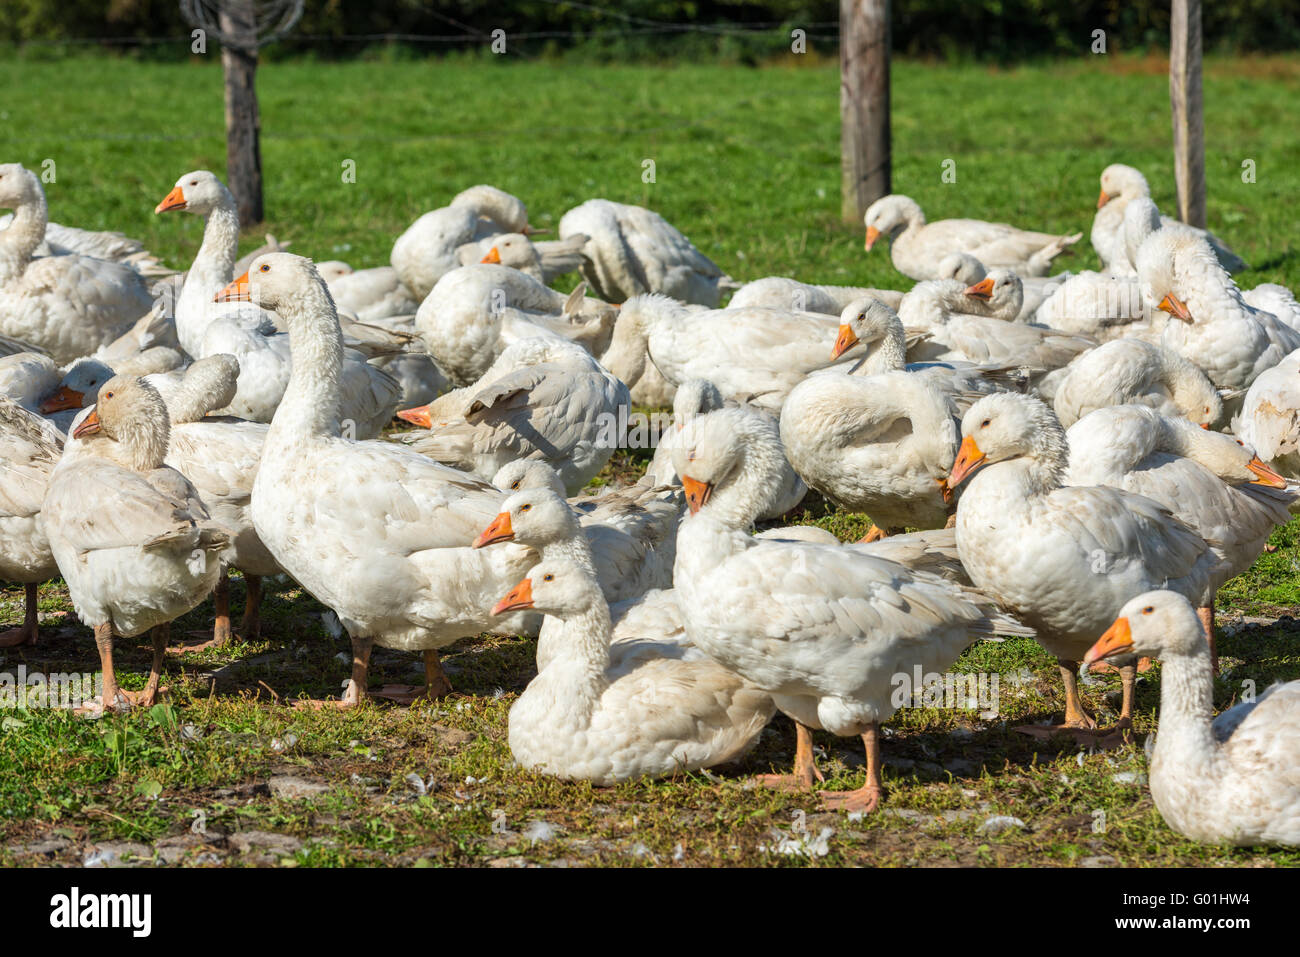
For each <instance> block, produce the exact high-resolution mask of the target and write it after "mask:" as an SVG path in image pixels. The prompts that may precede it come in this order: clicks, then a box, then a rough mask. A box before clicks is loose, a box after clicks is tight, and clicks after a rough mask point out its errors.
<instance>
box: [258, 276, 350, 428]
mask: <svg viewBox="0 0 1300 957" xmlns="http://www.w3.org/2000/svg"><path fill="white" fill-rule="evenodd" d="M277 312H278V313H279V315H280V317H281V318H282V319H283V320H284V322H285V324H286V325H287V326H288V329H289V355H290V359H291V363H292V369H291V371H290V373H289V384H288V387H287V388H286V389H285V392H284V398H283V399H281V401H280V405H279V407H278V408H277V409H276V410H275V416H274V417H273V418H272V420H271V429H270V433H269V434H268V437H267V439H268V447H270V446H271V445H272V440H273V439H274V440H275V441H276V442H287V441H288V440H290V439H291V438H292V436H293V435H295V434H297V435H305V436H337V435H339V434H340V423H339V378H340V375H341V373H342V369H343V334H342V332H341V331H340V329H339V319H338V312H337V310H336V309H335V307H334V300H333V299H331V298H330V294H329V292H328V291H327V290H326V289H325V286H324V284H312V286H311V287H310V288H308V289H306V290H304V291H303V292H301V293H300V294H299V295H298V296H297V297H295V298H293V299H291V300H287V301H284V302H282V303H281V304H280V305H279V307H278V308H277Z"/></svg>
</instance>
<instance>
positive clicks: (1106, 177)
mask: <svg viewBox="0 0 1300 957" xmlns="http://www.w3.org/2000/svg"><path fill="white" fill-rule="evenodd" d="M1150 199H1151V186H1150V185H1149V184H1148V183H1147V179H1146V177H1145V176H1143V175H1142V173H1141V171H1139V170H1136V169H1134V168H1133V167H1132V166H1125V165H1124V164H1123V163H1112V164H1111V165H1110V166H1107V167H1106V168H1105V169H1104V170H1102V171H1101V195H1100V196H1099V197H1098V198H1097V215H1096V216H1095V217H1094V218H1093V220H1092V234H1091V237H1090V238H1091V240H1092V248H1093V249H1095V250H1096V251H1097V257H1098V258H1099V259H1100V260H1101V262H1102V266H1103V267H1104V268H1105V269H1106V270H1107V271H1109V272H1110V273H1112V274H1113V275H1117V276H1126V275H1127V276H1132V275H1134V272H1133V267H1134V266H1136V265H1137V263H1136V261H1134V260H1132V259H1131V258H1130V256H1129V254H1128V252H1127V251H1126V248H1125V239H1124V214H1125V212H1126V211H1127V209H1128V206H1129V204H1130V203H1133V202H1135V201H1137V200H1146V201H1148V202H1150ZM1151 205H1152V206H1153V207H1154V205H1155V204H1154V203H1152V204H1151ZM1159 224H1160V225H1161V226H1178V227H1180V228H1183V229H1195V231H1196V233H1197V235H1199V236H1200V237H1201V238H1202V239H1204V240H1205V241H1206V242H1207V243H1209V244H1210V246H1211V247H1213V249H1214V255H1215V258H1217V259H1218V260H1219V263H1220V264H1221V265H1222V266H1223V268H1224V269H1226V270H1227V271H1228V272H1241V270H1243V269H1249V268H1250V266H1249V265H1248V264H1247V263H1246V262H1245V261H1244V260H1243V259H1242V258H1241V257H1240V256H1238V255H1237V254H1236V253H1234V252H1233V251H1232V250H1231V249H1229V248H1228V245H1227V244H1226V243H1225V242H1224V241H1223V240H1222V239H1220V238H1219V237H1218V236H1215V235H1214V234H1213V233H1212V232H1210V231H1209V230H1207V229H1196V228H1195V227H1189V226H1186V225H1184V224H1183V223H1180V222H1178V220H1176V219H1170V218H1169V217H1168V216H1160V219H1159Z"/></svg>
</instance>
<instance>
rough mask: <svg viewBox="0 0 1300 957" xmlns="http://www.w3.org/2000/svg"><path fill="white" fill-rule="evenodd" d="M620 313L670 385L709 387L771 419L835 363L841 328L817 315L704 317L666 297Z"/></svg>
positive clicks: (762, 312) (758, 310) (635, 302)
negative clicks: (697, 382)
mask: <svg viewBox="0 0 1300 957" xmlns="http://www.w3.org/2000/svg"><path fill="white" fill-rule="evenodd" d="M619 312H620V315H619V321H620V322H630V323H633V324H634V328H635V330H636V331H637V332H639V334H640V336H641V337H642V341H643V342H645V344H646V350H647V353H648V355H649V357H650V361H651V362H653V363H654V364H655V366H657V367H658V369H659V371H660V372H662V373H663V375H664V378H665V379H667V380H668V381H669V382H671V383H674V384H678V385H679V384H681V383H682V382H685V381H686V380H688V379H707V380H708V381H710V382H712V383H713V384H714V385H715V386H717V387H718V390H719V391H720V392H721V393H722V395H723V397H724V398H728V399H735V400H737V401H742V402H750V403H752V404H754V405H756V406H758V407H759V408H763V409H768V410H770V411H773V412H775V411H777V410H779V409H780V408H781V403H782V402H784V401H785V397H786V395H788V394H789V392H790V390H791V389H793V388H794V387H795V386H796V385H797V384H798V383H799V382H800V381H801V380H802V379H803V378H804V377H805V376H806V375H807V374H808V373H809V372H812V371H814V370H816V369H822V368H826V367H828V366H831V365H833V364H835V362H836V361H837V360H832V359H831V357H830V353H831V348H832V346H833V345H834V344H835V337H836V335H837V333H838V329H839V326H838V323H837V322H836V321H835V320H834V319H832V318H830V317H829V316H824V315H819V314H817V313H811V312H790V311H788V310H783V309H768V308H763V307H750V308H747V309H713V310H705V311H700V310H692V309H690V308H689V307H687V306H684V305H682V304H681V303H680V302H677V301H676V300H673V299H669V298H668V297H667V296H660V295H646V296H636V297H634V298H632V299H629V300H628V301H627V302H625V303H624V304H623V307H622V309H621V310H620V311H619ZM851 359H852V357H848V356H846V357H844V358H843V359H840V360H838V361H839V362H848V361H851Z"/></svg>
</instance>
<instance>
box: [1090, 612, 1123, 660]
mask: <svg viewBox="0 0 1300 957" xmlns="http://www.w3.org/2000/svg"><path fill="white" fill-rule="evenodd" d="M1132 650H1133V631H1132V630H1131V629H1130V628H1129V626H1128V619H1127V618H1116V619H1115V623H1114V624H1113V625H1111V626H1110V627H1109V628H1107V629H1106V633H1105V634H1104V635H1102V636H1101V637H1100V638H1098V639H1097V643H1096V644H1095V645H1093V646H1092V647H1091V648H1089V649H1088V653H1087V654H1086V655H1084V656H1083V666H1084V667H1085V668H1086V667H1088V666H1089V665H1090V664H1092V663H1093V662H1094V661H1101V660H1102V659H1103V658H1112V657H1114V656H1115V655H1122V654H1124V653H1125V652H1129V651H1132Z"/></svg>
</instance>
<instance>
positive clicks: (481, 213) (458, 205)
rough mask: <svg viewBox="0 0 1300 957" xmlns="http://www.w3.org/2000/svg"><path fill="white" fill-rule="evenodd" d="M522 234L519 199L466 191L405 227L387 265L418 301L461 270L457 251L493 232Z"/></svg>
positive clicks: (486, 190) (489, 190)
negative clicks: (441, 281) (439, 282)
mask: <svg viewBox="0 0 1300 957" xmlns="http://www.w3.org/2000/svg"><path fill="white" fill-rule="evenodd" d="M527 231H528V208H527V207H526V206H525V205H524V203H523V200H521V199H519V198H518V197H516V196H511V195H510V194H509V193H507V192H505V191H504V190H500V189H497V188H496V187H495V186H486V185H479V186H471V187H470V188H469V189H466V190H463V191H462V192H460V193H457V194H456V195H455V196H454V197H452V200H451V202H450V203H449V204H448V205H446V206H443V207H441V208H439V209H435V210H432V211H430V212H427V213H425V214H424V215H423V216H421V217H419V218H418V219H417V220H416V221H415V222H413V223H412V224H411V225H410V226H408V227H407V228H406V231H405V232H404V233H402V235H400V236H398V237H397V241H396V242H394V243H393V252H392V256H391V262H392V264H393V268H394V269H396V270H397V274H398V275H399V276H400V277H401V279H402V283H403V285H405V286H406V288H407V289H409V290H410V291H411V293H412V295H413V296H414V297H415V299H416V301H417V302H423V301H424V300H425V298H426V297H427V296H428V295H429V293H430V292H431V291H432V290H433V287H434V286H435V285H437V283H438V280H439V279H441V278H442V277H443V276H444V275H446V274H447V273H448V272H451V271H452V270H453V269H455V268H457V267H458V266H460V265H461V262H460V259H459V257H458V256H457V250H458V249H459V248H460V247H462V246H464V245H465V244H467V243H471V242H474V241H476V240H479V239H483V238H485V237H487V236H492V235H495V234H497V233H518V232H527Z"/></svg>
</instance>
